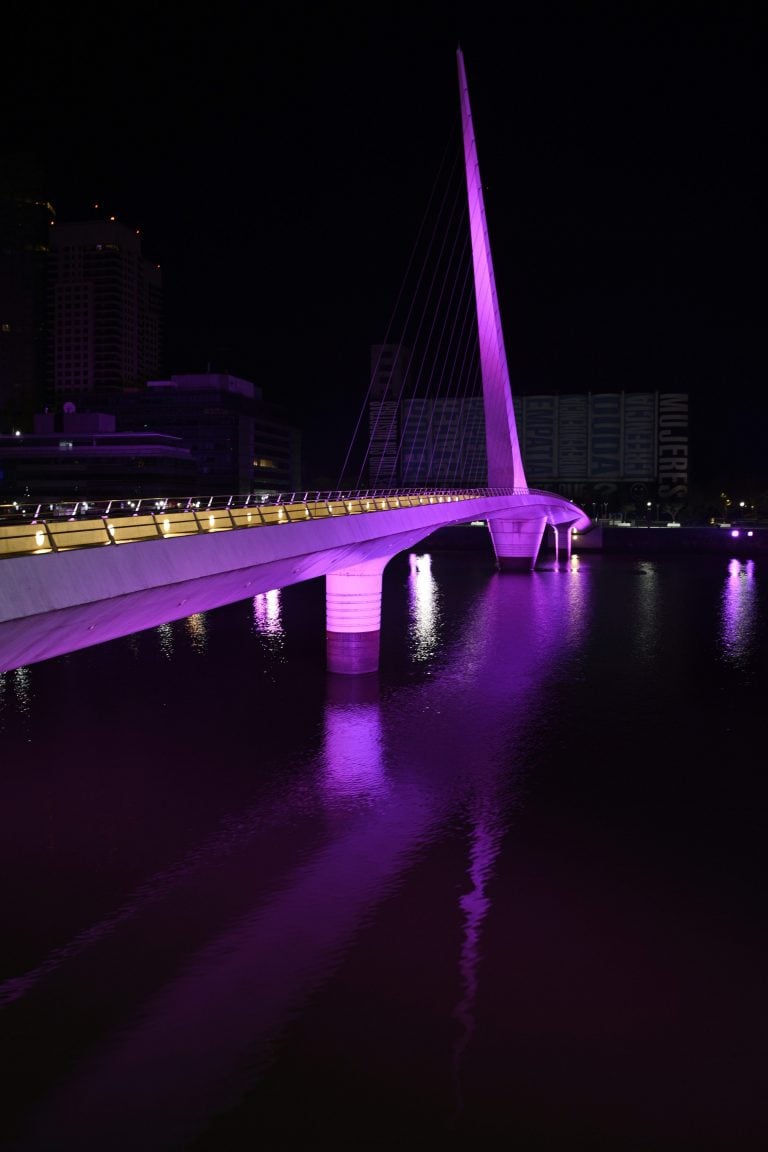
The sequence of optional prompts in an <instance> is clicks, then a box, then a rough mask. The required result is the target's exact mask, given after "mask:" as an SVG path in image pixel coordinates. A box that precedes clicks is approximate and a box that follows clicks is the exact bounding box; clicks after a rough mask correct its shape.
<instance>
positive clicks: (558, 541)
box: [552, 520, 576, 563]
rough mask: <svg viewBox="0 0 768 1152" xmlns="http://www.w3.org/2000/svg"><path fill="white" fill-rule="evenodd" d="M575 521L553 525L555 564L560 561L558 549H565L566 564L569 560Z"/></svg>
mask: <svg viewBox="0 0 768 1152" xmlns="http://www.w3.org/2000/svg"><path fill="white" fill-rule="evenodd" d="M575 523H576V521H575V520H571V521H567V522H566V523H563V524H553V525H552V532H553V534H554V537H555V563H557V561H558V560H559V559H560V549H561V548H564V549H565V559H566V562H568V561H570V559H571V547H572V544H573V526H574V524H575Z"/></svg>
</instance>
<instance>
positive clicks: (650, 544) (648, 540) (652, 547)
mask: <svg viewBox="0 0 768 1152" xmlns="http://www.w3.org/2000/svg"><path fill="white" fill-rule="evenodd" d="M573 551H574V552H576V553H579V552H605V553H619V554H622V553H623V554H630V555H640V554H645V555H653V556H658V555H663V554H669V555H672V554H678V555H679V554H680V553H709V554H711V555H716V556H724V555H729V556H744V557H749V556H755V555H758V554H764V553H768V528H744V527H742V528H736V527H731V528H721V527H719V526H712V527H709V526H708V527H696V528H693V527H680V528H666V527H663V528H626V527H617V526H616V525H613V524H603V525H596V526H595V527H594V528H592V529H590V530H589V531H588V532H584V533H581V534H580V535H578V536H576V537H574V540H573Z"/></svg>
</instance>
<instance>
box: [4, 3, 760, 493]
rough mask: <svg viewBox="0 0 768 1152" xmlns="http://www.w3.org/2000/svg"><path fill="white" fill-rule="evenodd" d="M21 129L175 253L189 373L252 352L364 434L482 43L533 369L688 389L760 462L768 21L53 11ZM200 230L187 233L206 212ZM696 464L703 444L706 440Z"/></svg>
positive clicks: (318, 419) (169, 313)
mask: <svg viewBox="0 0 768 1152" xmlns="http://www.w3.org/2000/svg"><path fill="white" fill-rule="evenodd" d="M47 15H48V18H49V20H48V23H46V22H45V21H43V22H42V23H40V24H37V23H36V24H35V27H32V26H31V25H30V27H29V28H26V29H25V28H24V25H23V23H22V25H21V27H20V33H19V37H20V38H19V44H18V47H19V51H18V54H17V56H16V63H15V66H14V68H13V69H12V70H9V71H8V73H7V74H6V81H5V82H6V83H9V84H10V85H11V88H12V91H11V94H10V95H11V96H12V99H11V100H10V102H9V101H8V100H6V104H8V105H9V107H11V108H12V114H11V116H10V117H9V118H8V120H7V122H6V125H5V128H4V133H3V143H4V148H5V149H6V151H8V152H9V151H11V150H12V149H18V148H20V147H25V146H26V147H27V148H31V150H32V151H34V152H36V153H38V154H39V155H40V157H41V159H42V161H43V162H44V163H45V166H46V169H47V177H46V178H47V181H48V185H49V190H50V195H51V199H52V201H53V202H54V204H55V207H56V209H57V213H58V214H59V217H60V219H62V220H64V221H69V220H74V219H77V218H78V217H80V218H82V217H84V216H86V215H87V214H88V213H89V212H90V211H92V205H93V204H94V203H99V204H102V205H103V206H104V210H105V212H107V213H110V214H111V213H114V214H115V215H116V216H117V217H118V219H120V220H122V221H123V222H125V223H127V224H129V225H133V226H136V227H139V228H141V231H142V239H143V244H144V247H145V250H146V252H147V254H148V255H149V257H150V258H151V259H156V260H157V261H158V262H159V263H160V264H161V266H162V274H163V284H164V305H165V316H166V347H167V353H168V361H169V370H171V371H176V372H195V371H205V370H206V368H207V367H208V365H210V366H211V368H212V369H213V370H220V371H224V370H228V371H230V372H232V373H234V374H236V375H239V376H242V377H245V378H247V379H252V380H254V381H255V382H257V383H259V385H260V386H262V387H264V388H265V390H266V391H267V392H268V394H270V395H272V396H273V397H274V399H275V400H276V401H278V402H281V403H285V404H287V405H289V406H291V407H293V408H294V410H295V411H296V412H297V414H298V412H299V411H301V413H302V415H303V416H304V417H305V420H304V422H305V424H306V425H307V426H312V427H313V428H314V429H316V430H317V435H318V436H321V437H323V438H325V439H326V440H327V443H328V446H329V449H332V451H333V453H335V454H336V455H338V454H339V452H341V453H343V451H344V449H345V448H346V446H347V443H348V440H349V437H350V435H351V432H352V430H353V428H354V425H355V421H356V420H357V418H358V415H359V413H360V410H361V407H362V405H363V402H364V397H365V388H366V386H367V383H368V373H369V355H370V346H371V345H372V344H373V343H376V342H378V341H380V340H382V339H384V337H385V332H386V325H387V323H388V321H389V319H390V315H391V313H392V310H393V306H394V303H395V300H396V297H397V293H398V290H399V288H400V286H401V282H402V277H403V274H404V272H405V268H406V265H407V261H408V257H409V255H410V252H411V248H412V245H413V241H414V238H415V235H416V233H417V230H418V227H419V224H420V222H421V217H422V215H423V213H424V209H425V206H426V203H427V201H428V197H429V194H430V192H431V190H432V186H433V183H434V180H435V177H436V173H437V171H438V168H439V163H440V159H441V155H442V151H443V150H444V149H445V147H446V145H447V142H448V140H449V137H450V133H451V130H452V129H453V127H454V126H455V123H456V119H457V117H458V99H457V92H456V62H455V51H456V47H457V46H458V44H459V42H460V43H461V47H462V48H463V50H464V55H465V59H466V66H467V71H468V75H469V82H470V86H471V88H472V91H473V106H474V111H475V118H476V122H477V125H478V128H477V131H478V150H479V155H480V160H481V164H482V166H483V173H484V177H485V182H486V203H487V210H488V217H489V229H490V232H491V240H492V244H493V246H494V252H495V259H496V268H497V282H498V289H499V296H500V306H501V314H502V324H503V327H504V333H505V341H506V345H507V355H508V359H509V365H510V374H511V377H512V387H513V391H514V392H515V393H519V394H523V393H525V394H533V393H544V392H552V391H554V392H584V391H593V392H597V391H623V390H633V389H638V390H641V389H647V390H656V389H662V390H680V391H686V392H688V393H689V394H690V396H691V418H692V421H693V422H694V426H695V424H696V422H697V421H699V423H700V424H701V425H702V426H703V430H704V432H706V430H707V428H708V427H710V426H711V427H712V429H718V431H719V432H720V433H721V436H720V439H721V440H722V441H723V442H722V443H721V444H720V445H718V446H715V444H714V443H713V446H712V447H713V455H714V456H715V459H713V460H712V461H709V462H708V463H709V464H710V466H711V467H715V465H716V464H719V465H720V466H721V467H722V468H729V469H731V470H732V471H741V472H743V473H744V474H745V475H748V474H749V473H750V471H751V472H754V473H756V472H757V471H758V470H759V468H760V462H761V449H760V440H761V436H762V429H763V427H764V419H765V409H766V405H765V401H764V399H763V391H764V378H765V352H764V347H763V346H764V343H765V341H764V332H763V329H764V321H763V318H762V313H761V307H762V305H761V292H760V289H759V287H758V275H759V272H760V267H759V264H760V250H761V245H762V242H763V235H764V224H763V221H762V217H761V208H760V204H761V202H762V186H763V184H764V174H763V172H762V168H761V166H762V158H761V151H762V141H763V138H764V128H763V126H762V123H761V121H760V107H761V102H760V98H759V97H760V93H761V91H762V87H763V80H762V77H761V76H760V74H759V71H758V64H757V61H758V58H759V48H760V43H761V37H762V36H763V34H764V29H763V26H762V20H761V18H760V17H758V16H756V15H753V14H752V11H751V10H750V9H749V8H742V9H737V10H736V11H735V12H732V11H731V10H728V11H726V9H725V8H722V9H717V8H715V9H713V10H710V14H709V16H708V17H707V19H703V18H697V19H696V21H694V20H692V19H691V18H690V16H689V15H688V14H686V12H685V11H684V10H683V9H682V8H675V7H674V6H672V7H671V8H670V7H669V6H667V7H666V8H664V9H661V8H654V7H653V6H651V7H649V8H646V9H645V11H644V12H643V13H642V14H639V13H636V14H634V15H632V14H629V15H622V16H619V15H616V14H613V13H611V12H610V11H609V10H608V9H602V8H600V7H594V8H589V9H585V10H584V11H583V12H582V13H579V14H573V13H572V12H570V13H568V12H567V10H565V9H563V11H562V12H561V13H558V12H557V10H552V11H551V12H550V13H549V14H548V15H547V16H546V17H544V16H541V17H533V16H528V15H526V16H522V15H519V14H515V13H512V14H510V15H509V16H508V18H507V21H508V23H509V28H508V29H506V30H504V29H503V28H502V27H501V26H500V25H499V24H498V22H497V19H498V18H496V17H493V15H492V13H491V12H490V10H489V9H488V10H487V9H485V8H484V6H483V5H480V6H473V7H472V9H471V11H470V9H469V8H468V7H465V6H464V5H454V6H453V7H452V8H451V7H448V8H445V9H444V8H442V7H438V6H436V5H432V4H421V5H417V6H416V8H415V9H414V10H410V9H405V8H403V9H402V10H401V9H400V8H399V7H397V6H396V7H394V8H392V9H368V10H366V11H365V12H358V11H357V10H356V9H354V8H352V7H351V6H348V5H344V4H325V5H300V6H299V7H298V8H295V7H294V8H293V9H291V11H290V13H285V14H283V15H281V14H279V13H277V12H275V11H272V10H266V11H265V10H262V9H255V10H254V9H248V8H246V7H245V6H243V5H239V4H231V3H225V4H224V5H223V6H220V8H219V9H217V13H216V18H215V20H214V19H213V18H211V20H210V21H209V22H208V23H206V22H205V21H201V20H199V19H198V20H196V19H195V18H193V17H190V16H188V15H187V14H185V16H184V19H183V20H182V18H181V9H180V8H178V7H175V6H171V7H170V8H167V9H164V10H163V12H161V13H154V14H153V13H152V12H151V11H150V9H149V8H148V7H143V6H141V5H139V7H138V8H134V9H133V10H132V11H131V13H128V14H120V13H110V12H101V13H99V12H95V11H94V12H93V13H91V14H89V15H86V14H81V15H80V16H79V17H78V19H77V20H74V19H73V18H72V16H71V15H70V16H63V15H61V14H60V13H57V11H56V10H55V9H53V8H51V9H50V11H48V12H47ZM191 238H192V239H191ZM696 463H698V464H699V465H701V463H702V461H701V460H699V461H698V462H696V461H694V465H695V464H696Z"/></svg>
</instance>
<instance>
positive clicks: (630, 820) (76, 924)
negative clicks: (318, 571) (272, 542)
mask: <svg viewBox="0 0 768 1152" xmlns="http://www.w3.org/2000/svg"><path fill="white" fill-rule="evenodd" d="M427 575H428V576H429V580H427V579H426V577H427ZM421 581H423V582H424V587H426V588H428V589H430V591H429V592H428V596H427V602H429V598H430V597H432V599H433V601H435V602H436V603H437V605H438V606H439V617H440V619H439V643H438V644H437V645H436V647H435V648H434V650H433V652H432V654H431V655H430V656H423V658H422V657H421V656H419V655H418V653H417V650H416V649H415V647H414V640H413V636H412V634H411V633H410V631H409V630H410V628H411V626H412V624H413V623H414V620H415V619H416V618H417V616H418V612H419V611H421V609H419V607H418V602H419V597H420V596H421V592H420V591H419V588H420V582H421ZM385 585H386V587H385V592H384V609H385V618H386V621H387V642H388V650H387V654H386V657H385V659H384V661H383V665H382V670H381V674H380V675H379V676H378V677H371V678H370V679H367V678H351V679H352V681H353V682H352V683H350V682H349V681H350V678H349V677H335V678H334V677H327V676H326V675H325V673H324V672H323V671H322V663H323V657H324V648H323V643H322V641H323V637H322V627H320V628H319V629H318V630H317V634H318V649H317V664H318V666H320V670H319V671H318V669H317V667H316V666H315V664H314V663H313V662H312V661H311V660H309V659H306V652H305V651H304V649H303V648H302V647H301V646H300V645H299V647H298V649H297V648H296V647H295V646H294V644H295V641H296V638H297V635H304V634H305V633H306V631H307V621H308V620H309V621H310V622H311V621H312V620H313V619H314V616H313V614H314V613H315V612H316V611H317V610H318V608H319V610H320V611H322V596H321V595H320V594H318V593H317V592H316V591H315V590H313V588H312V587H311V586H310V585H304V586H300V587H297V588H294V589H292V590H286V592H285V593H284V595H283V598H282V605H283V610H284V615H283V616H282V618H281V627H282V637H283V640H284V641H285V644H286V646H287V651H288V652H289V654H290V655H289V658H288V660H287V661H286V658H285V652H286V649H285V648H281V649H280V651H278V652H275V651H272V649H271V648H270V647H269V645H267V644H265V643H264V639H265V634H264V633H263V632H261V631H259V630H257V629H256V628H255V627H254V606H253V604H252V602H251V601H246V602H243V603H241V604H240V605H234V606H232V607H231V608H228V609H225V610H224V611H223V612H221V613H219V612H215V611H214V612H210V613H208V614H207V615H206V620H205V634H206V647H205V654H204V658H201V654H200V652H199V651H198V649H197V647H196V644H195V636H194V629H195V628H198V627H202V621H200V622H198V623H196V624H194V625H193V624H191V623H189V622H184V623H182V622H178V623H177V625H176V626H175V627H174V629H173V639H174V643H173V646H172V649H170V650H167V651H166V652H164V651H163V649H162V647H161V644H160V635H159V633H157V632H156V631H153V632H151V633H143V634H140V635H138V636H136V637H133V638H131V640H130V641H129V640H124V641H118V642H117V643H116V644H114V645H112V646H102V647H100V648H96V649H92V650H88V651H85V652H81V653H78V654H76V655H75V656H74V657H66V658H64V659H62V660H57V661H54V662H51V663H48V664H44V663H41V664H39V665H35V666H32V667H30V668H28V669H26V670H24V671H23V674H22V670H18V672H16V673H13V674H11V673H9V674H7V675H5V676H4V677H0V733H1V734H2V740H3V758H2V771H3V805H2V808H0V820H1V821H2V824H1V826H0V833H1V835H0V853H1V854H2V855H1V858H0V865H1V867H0V873H2V874H4V875H5V876H6V877H8V878H9V882H8V883H7V884H6V886H5V889H4V892H3V893H0V896H4V902H3V904H2V905H1V906H0V910H1V911H2V915H3V922H4V924H5V925H6V932H5V937H4V949H3V957H2V967H3V973H2V982H0V1004H2V1005H4V1015H3V1017H2V1024H3V1028H2V1029H0V1038H1V1039H0V1056H2V1057H3V1058H4V1062H5V1069H6V1071H5V1077H6V1081H5V1084H6V1103H5V1114H6V1116H5V1118H6V1121H7V1123H8V1124H9V1125H10V1124H13V1125H15V1126H16V1128H17V1129H18V1131H19V1132H20V1133H21V1134H22V1136H23V1137H25V1138H26V1139H21V1137H20V1140H19V1143H18V1144H17V1145H16V1144H13V1143H11V1145H10V1146H11V1147H13V1149H14V1152H52V1150H54V1149H55V1150H56V1152H59V1149H61V1150H62V1152H63V1150H64V1149H65V1148H66V1149H69V1148H77V1149H78V1152H81V1150H82V1152H86V1150H88V1152H90V1150H93V1152H103V1150H104V1149H109V1152H136V1150H137V1149H142V1152H143V1150H145V1149H146V1150H150V1149H151V1150H152V1152H180V1150H181V1149H182V1148H189V1149H191V1148H193V1147H194V1148H195V1150H196V1152H240V1150H241V1149H243V1148H247V1147H251V1146H254V1147H255V1146H256V1145H257V1144H258V1145H261V1146H265V1147H275V1148H283V1147H284V1148H293V1147H296V1148H311V1147H314V1146H315V1143H316V1142H317V1139H318V1138H319V1135H322V1136H325V1134H333V1138H334V1140H335V1142H336V1143H337V1144H339V1145H342V1146H345V1147H353V1148H355V1147H365V1146H366V1145H367V1144H375V1145H376V1146H380V1147H388V1148H395V1147H398V1146H399V1145H400V1144H401V1143H402V1139H403V1133H407V1134H408V1138H410V1137H413V1140H412V1142H413V1144H414V1145H415V1144H416V1142H417V1141H418V1142H419V1146H421V1145H424V1146H431V1145H432V1144H434V1143H437V1144H438V1146H440V1147H462V1148H496V1147H502V1146H503V1147H510V1148H521V1149H526V1148H532V1147H551V1148H558V1149H559V1148H569V1147H572V1146H573V1143H574V1134H576V1136H578V1137H579V1139H580V1137H581V1136H582V1135H584V1136H585V1139H584V1141H583V1144H584V1146H589V1147H594V1148H606V1149H608V1148H610V1149H614V1148H616V1149H618V1148H624V1147H626V1134H627V1132H631V1133H632V1140H633V1145H632V1146H633V1147H637V1148H659V1149H661V1148H664V1149H665V1150H666V1149H675V1150H676V1149H680V1148H702V1149H703V1148H705V1147H706V1148H709V1147H712V1148H715V1147H717V1148H738V1149H739V1150H741V1149H745V1150H746V1149H747V1148H749V1149H750V1150H751V1149H752V1148H755V1149H757V1148H759V1147H761V1146H766V1144H765V1141H764V1140H762V1142H761V1139H755V1138H753V1137H755V1135H756V1134H757V1135H758V1136H759V1137H760V1138H762V1137H763V1136H764V1135H766V1121H765V1114H764V1101H763V1095H764V1094H763V1089H762V1080H761V1069H762V1067H764V1060H763V1058H762V1057H763V1055H764V1052H765V1037H764V1034H763V1033H764V1028H763V1025H762V1020H763V1018H764V1012H763V1007H764V1004H765V991H764V971H765V963H766V949H765V943H764V937H765V932H764V926H765V910H764V892H763V880H762V877H763V875H764V868H762V867H761V863H762V862H763V857H764V842H765V838H764V818H765V812H766V797H765V784H764V773H763V772H762V768H761V765H760V764H759V763H756V762H755V757H754V756H753V755H752V754H751V753H750V751H749V749H750V748H754V746H755V743H756V740H757V741H759V738H760V733H761V727H760V725H761V711H760V710H761V701H762V700H763V699H764V696H765V691H766V690H768V680H767V678H768V660H766V658H765V655H764V653H765V651H766V650H768V646H766V644H765V621H766V617H767V616H768V610H767V609H766V605H767V604H768V601H767V600H766V592H765V589H764V587H762V588H761V584H760V579H759V572H758V565H757V564H753V563H743V562H739V561H735V560H734V561H733V562H732V563H731V564H730V565H729V566H728V569H727V571H726V567H725V565H724V564H723V562H722V561H720V560H715V561H710V560H709V559H706V560H704V561H702V560H701V558H697V559H696V560H687V559H683V560H681V561H680V562H679V563H678V562H676V561H674V562H669V563H667V562H659V563H657V564H654V565H652V566H651V565H648V564H647V563H646V562H635V561H633V560H626V559H625V558H620V557H619V558H614V559H612V558H610V557H602V556H596V557H590V556H579V557H575V558H574V562H573V563H571V564H569V565H555V566H553V567H550V568H546V569H542V570H541V571H538V572H536V573H534V574H533V575H532V577H531V579H530V580H528V579H526V580H523V581H516V580H511V581H510V580H506V579H504V577H503V576H501V575H499V574H497V573H495V572H489V571H488V569H487V566H486V565H484V564H483V563H481V562H479V561H478V562H475V561H473V560H467V558H466V557H451V556H447V555H446V554H444V553H441V552H440V551H439V550H437V551H434V552H433V553H432V554H431V558H430V563H429V565H428V566H427V565H423V566H419V567H418V568H417V566H416V564H415V562H410V563H409V561H408V559H407V558H406V557H405V556H403V557H400V558H399V559H398V560H396V561H393V568H392V570H391V572H390V573H389V574H387V573H385ZM265 608H266V606H265ZM273 622H274V621H273ZM729 629H730V636H728V635H727V633H728V630H729ZM726 643H727V644H729V645H730V653H731V655H730V656H728V658H726V659H722V658H720V659H718V656H721V655H722V654H723V653H724V652H725V653H726V655H727V652H726ZM297 651H298V658H297V657H296V653H297ZM137 668H140V674H137ZM254 675H257V676H259V677H260V680H259V683H260V688H259V691H258V692H257V693H254V690H253V683H254V679H253V678H254ZM363 681H365V682H363ZM116 699H119V700H120V702H121V703H122V705H123V707H124V709H125V714H126V715H130V717H132V718H133V719H134V720H135V721H136V722H135V723H131V724H125V725H123V726H122V727H121V728H120V739H116V738H115V733H116V721H117V718H116V715H115V712H114V708H113V705H114V702H115V700H116ZM198 700H201V701H205V704H206V707H207V708H208V709H209V711H207V712H206V714H205V715H204V716H203V717H202V722H197V719H196V717H195V715H194V712H195V708H191V709H190V707H189V705H190V701H192V702H193V703H194V702H196V701H198ZM159 705H161V706H159ZM62 710H63V712H64V713H66V714H68V715H77V716H79V717H80V718H81V720H82V724H83V728H82V730H83V731H85V726H86V723H87V739H84V740H83V741H82V742H80V743H79V744H78V751H77V755H76V756H67V755H66V747H65V746H64V745H62V741H61V732H62V727H61V723H60V719H61V715H62ZM71 731H72V729H71V727H70V728H69V729H68V732H71ZM62 747H65V752H64V754H62ZM105 747H108V748H109V758H108V765H109V767H108V770H107V769H106V767H105V765H106V763H107V761H106V760H105V756H104V748H105ZM713 753H714V755H715V756H716V758H717V765H716V767H714V768H713V769H711V770H710V769H709V768H708V767H707V765H708V763H709V761H708V760H707V756H708V755H709V756H712V755H713ZM726 758H727V765H728V768H727V772H726V773H724V772H723V769H722V765H723V763H724V761H725V760H726ZM681 1068H684V1069H685V1075H681V1074H680V1069H681ZM299 1100H300V1101H301V1107H299V1105H298V1103H297V1102H298V1101H299ZM553 1101H556V1107H555V1106H553ZM116 1116H118V1117H119V1124H117V1123H116V1121H115V1117H116ZM407 1142H408V1139H406V1143H407Z"/></svg>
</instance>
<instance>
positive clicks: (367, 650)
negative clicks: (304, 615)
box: [325, 556, 390, 676]
mask: <svg viewBox="0 0 768 1152" xmlns="http://www.w3.org/2000/svg"><path fill="white" fill-rule="evenodd" d="M389 559H390V557H389V556H384V557H382V558H378V559H376V560H368V561H366V562H365V563H363V564H355V565H353V566H352V567H350V568H344V569H343V570H342V571H340V572H329V573H328V575H327V576H326V578H325V629H326V630H325V641H326V654H327V660H328V671H329V672H338V673H341V674H342V675H345V676H359V675H362V674H363V673H365V672H376V671H378V667H379V648H380V640H381V585H382V573H383V571H384V568H385V567H386V565H387V562H388V561H389Z"/></svg>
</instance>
